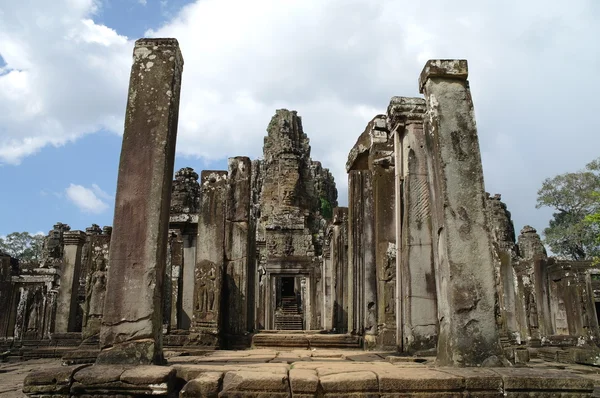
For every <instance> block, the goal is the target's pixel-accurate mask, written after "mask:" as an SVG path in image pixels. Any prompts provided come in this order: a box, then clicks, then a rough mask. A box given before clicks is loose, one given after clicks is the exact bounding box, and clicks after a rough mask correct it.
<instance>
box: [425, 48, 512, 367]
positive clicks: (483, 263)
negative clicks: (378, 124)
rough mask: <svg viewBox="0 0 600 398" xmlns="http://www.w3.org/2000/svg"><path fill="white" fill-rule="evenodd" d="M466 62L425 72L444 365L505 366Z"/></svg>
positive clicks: (434, 65)
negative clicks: (496, 315) (502, 360)
mask: <svg viewBox="0 0 600 398" xmlns="http://www.w3.org/2000/svg"><path fill="white" fill-rule="evenodd" d="M467 75H468V71H467V61H465V60H431V61H428V62H427V64H426V65H425V68H424V69H423V72H422V73H421V76H420V78H419V89H420V91H421V93H424V94H425V99H426V101H427V114H426V116H425V131H426V137H427V138H426V139H427V150H428V151H429V155H430V156H429V158H430V164H429V175H430V176H432V178H433V184H432V188H433V189H432V193H431V196H432V219H433V231H434V233H435V234H436V241H435V244H434V258H435V259H436V261H437V270H436V271H437V272H436V278H437V285H438V289H437V290H438V316H439V324H440V331H439V339H438V354H437V360H438V363H439V364H440V365H444V366H478V365H482V364H486V365H498V364H500V363H501V359H500V358H501V349H500V344H499V341H498V337H499V336H498V328H497V325H496V319H495V315H494V313H495V296H494V294H495V282H494V263H493V260H492V244H491V241H490V236H489V233H488V230H487V226H486V217H485V212H484V207H485V205H484V202H485V190H484V184H483V170H482V166H481V153H480V150H479V140H478V138H477V128H476V126H475V118H474V109H473V102H472V99H471V93H470V90H469V84H468V82H467Z"/></svg>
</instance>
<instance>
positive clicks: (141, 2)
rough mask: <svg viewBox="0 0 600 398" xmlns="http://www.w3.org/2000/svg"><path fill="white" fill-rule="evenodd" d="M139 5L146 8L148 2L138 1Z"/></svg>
mask: <svg viewBox="0 0 600 398" xmlns="http://www.w3.org/2000/svg"><path fill="white" fill-rule="evenodd" d="M138 3H140V4H141V5H143V6H145V5H146V4H148V1H147V0H138Z"/></svg>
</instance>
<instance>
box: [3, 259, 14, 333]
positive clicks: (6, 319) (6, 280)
mask: <svg viewBox="0 0 600 398" xmlns="http://www.w3.org/2000/svg"><path fill="white" fill-rule="evenodd" d="M13 261H14V259H13V258H12V257H10V256H9V255H8V254H4V253H2V252H0V308H2V311H0V338H4V337H11V336H12V333H9V331H8V328H9V324H10V318H11V315H12V313H13V308H12V306H13V283H12V277H13V273H14V271H13V269H16V267H13V265H15V264H14V263H13Z"/></svg>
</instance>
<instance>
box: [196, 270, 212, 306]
mask: <svg viewBox="0 0 600 398" xmlns="http://www.w3.org/2000/svg"><path fill="white" fill-rule="evenodd" d="M215 268H216V264H214V263H212V262H210V261H203V264H202V267H201V268H200V272H201V273H202V274H201V275H200V278H199V281H198V289H197V294H196V311H197V312H199V313H206V312H213V311H214V310H215V299H216V294H217V291H216V289H217V272H216V269H215Z"/></svg>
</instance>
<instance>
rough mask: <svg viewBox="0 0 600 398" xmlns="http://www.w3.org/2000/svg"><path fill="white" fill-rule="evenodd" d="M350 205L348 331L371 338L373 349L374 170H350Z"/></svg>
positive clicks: (374, 296)
mask: <svg viewBox="0 0 600 398" xmlns="http://www.w3.org/2000/svg"><path fill="white" fill-rule="evenodd" d="M348 204H349V210H348V235H349V242H348V263H349V266H350V273H349V276H348V283H349V288H350V289H351V290H349V292H350V295H349V296H350V297H349V307H350V306H351V308H349V316H348V322H349V324H348V329H349V330H350V331H353V332H355V333H359V334H362V333H365V334H366V335H368V336H366V337H365V340H366V342H367V344H368V345H369V346H372V345H373V344H374V343H375V338H374V334H376V332H377V279H376V269H375V227H374V225H373V224H374V223H373V185H372V174H371V171H369V170H350V172H349V174H348Z"/></svg>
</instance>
